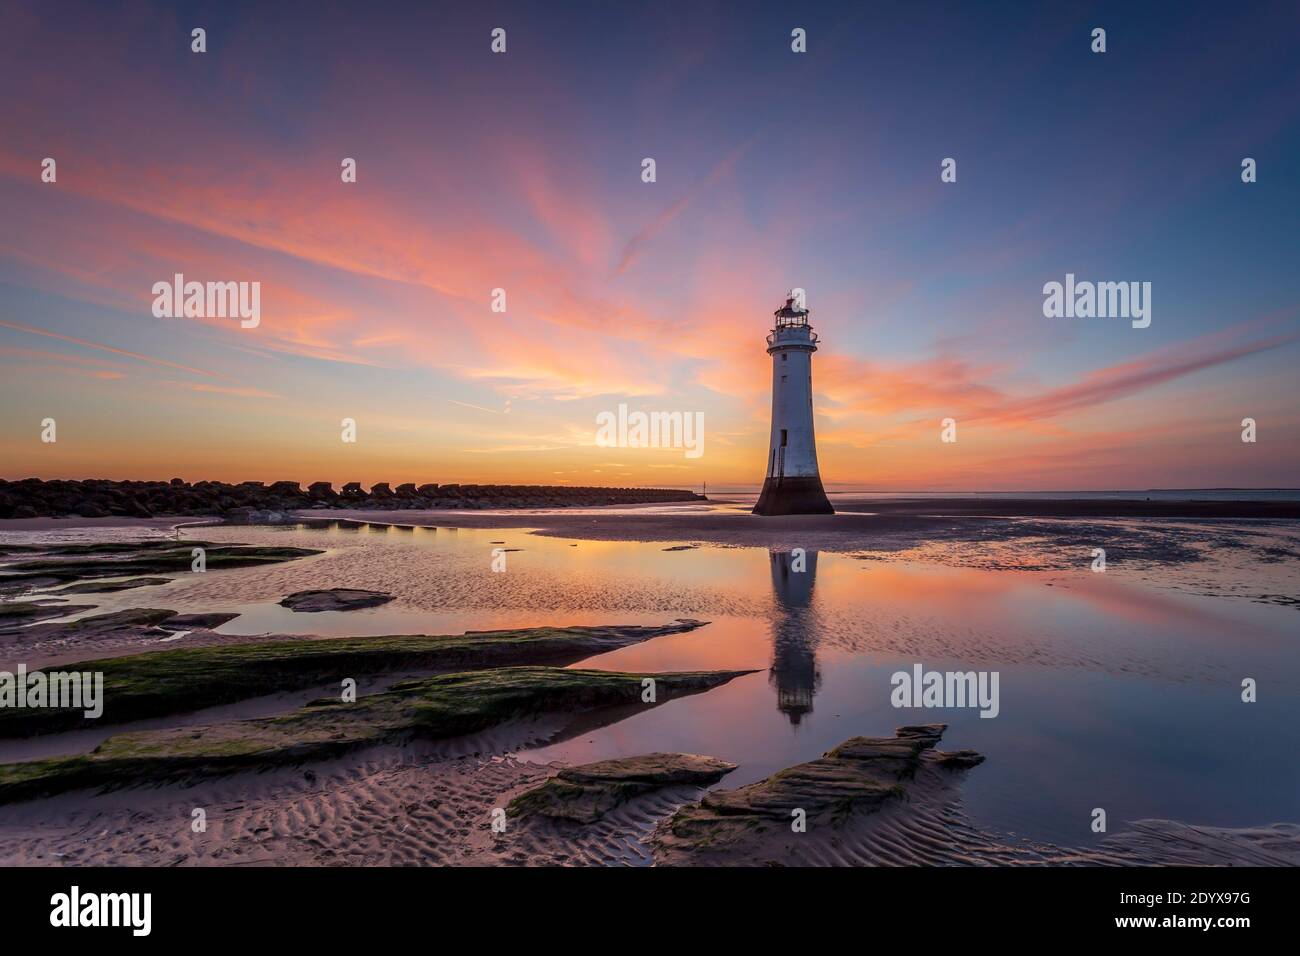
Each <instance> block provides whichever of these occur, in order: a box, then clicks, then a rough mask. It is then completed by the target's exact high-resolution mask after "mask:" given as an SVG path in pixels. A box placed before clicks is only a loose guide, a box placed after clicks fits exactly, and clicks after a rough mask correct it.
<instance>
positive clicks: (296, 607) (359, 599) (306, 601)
mask: <svg viewBox="0 0 1300 956" xmlns="http://www.w3.org/2000/svg"><path fill="white" fill-rule="evenodd" d="M392 599H393V596H392V595H391V594H387V593H385V592H383V591H366V590H362V589H361V588H330V589H329V590H325V591H294V592H293V593H292V594H290V595H289V596H288V597H286V598H283V599H281V601H280V606H281V607H287V608H288V609H289V610H291V611H299V612H302V613H304V614H314V613H318V612H320V611H355V610H358V609H359V608H363V607H379V605H381V604H387V603H388V602H389V601H391V600H392Z"/></svg>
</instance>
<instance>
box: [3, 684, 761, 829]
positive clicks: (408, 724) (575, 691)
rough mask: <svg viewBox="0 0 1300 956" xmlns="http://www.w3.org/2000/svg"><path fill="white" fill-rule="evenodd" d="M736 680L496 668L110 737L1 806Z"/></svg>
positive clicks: (446, 735) (588, 724)
mask: <svg viewBox="0 0 1300 956" xmlns="http://www.w3.org/2000/svg"><path fill="white" fill-rule="evenodd" d="M744 673H752V672H746V671H696V672H688V673H674V674H621V673H616V672H613V671H592V670H562V669H559V668H553V667H506V668H501V669H499V670H490V671H476V672H469V673H457V674H443V675H441V676H438V677H430V678H426V679H422V680H407V681H400V682H398V683H396V684H394V685H393V686H392V687H391V688H390V689H389V690H387V691H385V692H383V693H379V694H369V695H366V696H362V697H359V698H357V700H356V701H355V702H352V703H349V702H345V701H342V700H340V699H339V698H328V699H321V700H316V701H313V702H312V703H310V704H308V705H307V706H306V707H302V708H299V709H298V710H294V711H291V712H290V713H288V714H285V715H283V716H279V717H265V718H257V719H253V720H233V721H225V722H221V723H214V724H203V725H201V726H191V727H178V728H170V729H165V730H145V731H139V732H136V733H126V734H119V735H117V736H115V737H110V738H108V739H107V740H106V741H104V742H103V743H102V744H100V745H99V746H98V747H96V748H95V749H94V750H93V751H91V752H90V753H87V754H79V755H75V756H65V757H52V758H49V759H45V760H31V761H26V762H23V763H7V764H0V803H10V802H13V801H16V800H28V799H32V798H34V797H42V796H50V795H53V794H56V793H63V792H65V791H68V790H76V789H81V788H87V787H114V786H133V785H135V786H138V785H140V784H142V783H147V784H150V785H153V784H157V783H159V782H163V781H168V780H183V779H188V778H193V777H203V776H213V775H218V774H226V773H234V772H238V771H252V770H256V771H262V770H266V769H268V768H269V767H274V766H284V765H290V764H301V763H307V762H311V761H319V760H327V759H331V758H334V757H338V756H342V755H343V754H346V753H349V752H352V751H356V750H359V749H361V748H363V747H374V746H378V745H381V744H402V743H407V742H410V741H414V740H425V741H432V740H446V739H450V738H453V737H462V736H465V735H467V734H473V733H477V732H479V731H482V730H486V729H488V728H490V727H495V726H497V725H500V724H503V723H506V722H508V721H513V720H519V719H528V718H536V717H538V716H540V715H547V714H549V715H554V716H556V717H559V718H560V719H562V720H567V721H569V722H570V723H577V724H578V725H579V726H581V727H582V728H583V729H584V730H590V729H591V728H592V726H600V725H602V723H607V722H609V721H611V720H616V719H619V718H621V717H623V716H626V714H627V710H628V708H629V707H636V706H644V707H655V706H658V705H659V704H662V703H664V702H666V701H668V700H672V699H675V698H678V697H683V696H686V695H690V694H699V693H703V692H704V691H707V690H710V689H711V688H714V687H718V686H721V685H722V684H725V683H727V682H728V681H730V680H732V679H733V678H736V677H739V676H741V675H742V674H744ZM645 678H651V679H653V680H654V681H655V684H656V686H657V687H658V689H659V696H658V698H657V701H656V703H652V704H642V703H640V702H641V693H642V681H643V680H644V679H645Z"/></svg>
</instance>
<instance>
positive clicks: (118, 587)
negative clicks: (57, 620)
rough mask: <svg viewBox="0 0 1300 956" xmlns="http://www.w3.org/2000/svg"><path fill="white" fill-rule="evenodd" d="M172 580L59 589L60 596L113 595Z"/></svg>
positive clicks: (137, 580)
mask: <svg viewBox="0 0 1300 956" xmlns="http://www.w3.org/2000/svg"><path fill="white" fill-rule="evenodd" d="M170 580H171V578H128V579H127V580H125V581H83V582H81V583H80V584H69V585H68V586H67V587H63V588H59V590H58V592H57V593H59V594H113V593H114V592H116V591H129V590H131V589H132V588H148V587H154V586H156V585H159V584H166V583H167V582H168V581H170Z"/></svg>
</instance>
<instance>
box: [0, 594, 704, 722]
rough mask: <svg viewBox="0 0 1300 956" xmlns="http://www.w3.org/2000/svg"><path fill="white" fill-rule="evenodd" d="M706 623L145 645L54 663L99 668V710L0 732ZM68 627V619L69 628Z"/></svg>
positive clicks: (119, 718) (594, 649) (602, 644)
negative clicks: (136, 650)
mask: <svg viewBox="0 0 1300 956" xmlns="http://www.w3.org/2000/svg"><path fill="white" fill-rule="evenodd" d="M175 615H176V612H174V611H155V610H150V609H141V608H136V609H132V610H130V611H119V612H115V613H113V614H104V615H95V616H93V617H89V618H86V619H84V622H74V624H77V625H80V626H82V627H85V628H93V627H95V626H97V622H98V625H100V626H105V627H112V626H122V625H123V624H125V623H134V624H143V625H149V626H158V625H163V626H166V624H167V623H169V618H173V619H174V617H175ZM705 623H706V622H704V621H678V622H675V623H673V624H666V625H661V626H657V627H641V626H625V627H620V626H595V627H539V628H520V629H516V630H508V631H470V632H468V633H466V634H462V635H459V636H447V637H437V636H429V635H401V636H393V637H365V638H325V639H321V638H316V639H299V640H280V641H269V642H259V643H250V644H229V645H223V646H217V647H191V648H176V649H173V650H166V651H149V652H146V653H143V654H135V655H131V656H128V657H113V658H108V659H105V660H91V661H82V662H79V663H75V664H63V665H60V669H62V670H70V671H90V672H99V673H103V675H104V714H103V716H102V717H100V718H99V719H98V720H93V721H92V720H87V719H86V718H85V716H84V715H83V713H82V712H81V711H80V710H77V709H75V708H50V707H47V708H40V709H23V710H17V709H0V738H4V737H25V736H31V735H33V734H41V733H51V732H54V731H61V730H74V729H84V728H89V727H93V726H97V725H100V724H106V723H114V724H116V723H122V722H124V721H128V720H141V719H145V718H150V717H164V716H168V715H171V714H178V713H185V712H189V711H195V710H201V709H203V708H205V707H212V706H216V705H219V704H229V703H234V702H235V701H239V700H247V699H249V698H252V697H260V696H262V695H265V694H275V693H280V692H282V691H289V690H301V689H303V688H309V687H316V686H320V685H322V684H326V683H328V682H330V681H338V680H342V679H343V678H345V677H358V676H363V675H369V674H383V673H391V672H394V671H397V672H400V671H413V670H415V671H419V670H428V671H457V670H472V669H478V668H494V667H506V666H512V665H524V664H534V665H536V664H549V665H562V664H573V663H576V662H577V661H580V660H582V659H583V658H585V657H590V656H591V655H593V654H599V653H601V652H603V651H609V650H615V649H617V648H620V647H626V646H628V645H631V644H636V643H639V642H641V641H644V640H648V639H650V638H652V637H660V636H663V635H667V634H680V633H683V632H685V631H691V630H694V629H696V628H698V627H702V626H704V624H705ZM67 626H69V627H71V626H74V625H67Z"/></svg>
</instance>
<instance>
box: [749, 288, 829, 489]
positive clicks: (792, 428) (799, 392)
mask: <svg viewBox="0 0 1300 956" xmlns="http://www.w3.org/2000/svg"><path fill="white" fill-rule="evenodd" d="M797 291H798V290H796V292H797ZM796 292H791V293H790V296H789V298H787V299H786V300H785V307H784V308H780V309H777V310H776V311H775V312H774V313H772V315H773V316H774V318H775V322H774V324H773V326H772V331H771V332H770V333H769V334H768V336H767V354H768V355H770V356H772V438H771V441H770V442H769V445H768V452H767V476H766V478H765V479H764V480H763V493H762V494H761V495H759V498H758V504H756V505H755V506H754V514H756V515H829V514H834V513H835V509H834V508H832V507H831V503H830V502H829V501H828V500H827V499H826V492H825V490H824V489H823V488H822V478H821V474H820V473H819V472H818V470H817V439H816V437H815V436H814V435H813V408H812V354H813V353H814V352H816V351H817V333H816V332H814V331H813V330H812V327H811V326H810V325H809V324H808V310H807V309H806V308H804V303H803V295H802V293H799V294H798V295H796Z"/></svg>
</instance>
